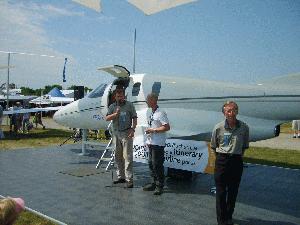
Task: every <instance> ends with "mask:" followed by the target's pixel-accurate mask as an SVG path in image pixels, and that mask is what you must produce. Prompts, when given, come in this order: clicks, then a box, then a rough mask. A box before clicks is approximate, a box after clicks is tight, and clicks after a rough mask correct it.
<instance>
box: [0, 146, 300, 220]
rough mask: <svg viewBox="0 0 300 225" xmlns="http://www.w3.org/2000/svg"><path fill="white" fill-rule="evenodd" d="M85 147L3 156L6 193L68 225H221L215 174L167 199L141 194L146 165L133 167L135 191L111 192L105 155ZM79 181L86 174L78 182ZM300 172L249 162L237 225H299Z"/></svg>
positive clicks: (1, 185)
mask: <svg viewBox="0 0 300 225" xmlns="http://www.w3.org/2000/svg"><path fill="white" fill-rule="evenodd" d="M80 148H81V146H80V145H66V146H63V147H62V148H59V147H49V148H41V149H39V150H38V151H37V150H36V149H27V150H26V151H24V150H13V151H11V150H10V151H0V195H3V196H7V195H9V196H21V197H23V198H24V199H25V201H26V205H27V206H28V207H29V208H32V209H35V210H37V211H40V212H41V213H44V214H46V215H48V216H50V217H53V218H55V219H57V220H60V221H62V222H65V223H67V224H70V225H215V224H216V221H215V197H214V195H212V194H210V192H209V189H210V187H211V186H212V185H213V183H214V182H213V177H212V176H211V175H206V174H199V175H197V176H195V177H194V179H193V180H192V181H176V180H173V179H170V178H169V179H167V181H166V190H165V193H164V194H163V195H162V196H154V195H152V193H148V192H143V191H142V188H141V187H142V185H144V184H145V183H146V182H147V181H148V179H149V174H148V169H147V166H146V165H144V164H135V165H134V184H135V187H134V188H133V189H125V188H123V186H122V185H116V186H113V187H111V173H110V172H104V170H103V169H99V170H96V169H95V165H96V163H97V161H98V157H99V156H100V153H101V151H95V150H89V151H88V153H89V154H88V155H87V156H80V155H78V153H79V152H80V151H81V149H80ZM80 176H81V177H80ZM299 211H300V171H299V170H291V169H281V168H275V167H266V166H256V165H248V166H247V167H246V168H245V170H244V176H243V179H242V183H241V187H240V193H239V196H238V200H237V205H236V211H235V216H234V218H235V222H236V223H237V224H239V225H299V224H300V214H299Z"/></svg>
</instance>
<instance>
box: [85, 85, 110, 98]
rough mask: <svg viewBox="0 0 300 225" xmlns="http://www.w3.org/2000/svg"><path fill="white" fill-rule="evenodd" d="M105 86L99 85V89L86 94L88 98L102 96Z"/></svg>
mask: <svg viewBox="0 0 300 225" xmlns="http://www.w3.org/2000/svg"><path fill="white" fill-rule="evenodd" d="M106 86H107V84H101V85H100V86H99V87H97V88H96V89H94V90H93V91H91V92H90V93H89V94H88V98H99V97H102V96H103V94H104V90H105V88H106Z"/></svg>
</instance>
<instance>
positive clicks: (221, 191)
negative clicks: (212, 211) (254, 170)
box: [215, 153, 243, 225]
mask: <svg viewBox="0 0 300 225" xmlns="http://www.w3.org/2000/svg"><path fill="white" fill-rule="evenodd" d="M216 154H217V157H216V162H215V183H216V208H217V221H218V224H219V225H223V224H226V223H227V220H231V219H232V214H233V211H234V207H235V201H236V197H237V194H238V189H239V185H240V181H241V177H242V173H243V160H242V157H241V156H240V155H230V154H222V153H216Z"/></svg>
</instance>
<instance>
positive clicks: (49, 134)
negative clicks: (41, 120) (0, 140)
mask: <svg viewBox="0 0 300 225" xmlns="http://www.w3.org/2000/svg"><path fill="white" fill-rule="evenodd" d="M72 134H73V132H72V131H64V130H58V129H45V130H31V131H30V132H29V133H28V134H23V133H17V134H15V133H10V132H9V131H4V135H5V140H21V139H22V140H24V139H41V138H54V137H63V138H67V137H70V136H71V135H72Z"/></svg>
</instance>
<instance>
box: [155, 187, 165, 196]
mask: <svg viewBox="0 0 300 225" xmlns="http://www.w3.org/2000/svg"><path fill="white" fill-rule="evenodd" d="M162 193H163V188H162V187H156V188H155V191H154V193H153V194H154V195H161V194H162Z"/></svg>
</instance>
